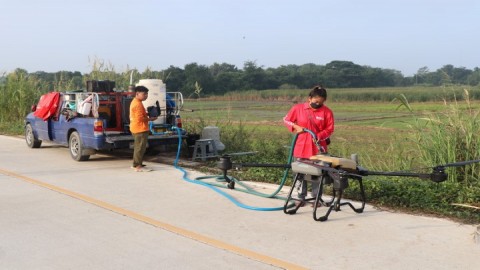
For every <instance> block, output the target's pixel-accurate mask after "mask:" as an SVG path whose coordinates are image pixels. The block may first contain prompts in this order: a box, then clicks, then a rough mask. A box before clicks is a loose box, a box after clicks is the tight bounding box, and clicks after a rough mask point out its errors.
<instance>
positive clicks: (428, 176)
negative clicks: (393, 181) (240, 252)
mask: <svg viewBox="0 0 480 270" xmlns="http://www.w3.org/2000/svg"><path fill="white" fill-rule="evenodd" d="M360 173H361V175H364V176H369V175H384V176H400V177H418V178H420V179H424V180H431V181H433V182H436V183H439V182H443V181H445V180H447V178H448V175H447V174H446V173H445V171H444V170H443V168H442V167H440V168H436V169H434V170H433V172H432V173H408V172H374V171H367V170H364V171H360Z"/></svg>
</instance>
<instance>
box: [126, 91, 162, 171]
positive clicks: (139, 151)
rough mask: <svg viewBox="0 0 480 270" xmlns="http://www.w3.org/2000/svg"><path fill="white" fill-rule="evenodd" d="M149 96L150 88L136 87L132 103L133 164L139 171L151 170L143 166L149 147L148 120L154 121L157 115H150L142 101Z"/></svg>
mask: <svg viewBox="0 0 480 270" xmlns="http://www.w3.org/2000/svg"><path fill="white" fill-rule="evenodd" d="M147 98H148V88H146V87H145V86H137V87H135V98H134V99H133V100H132V103H130V132H131V133H132V135H133V139H134V143H133V165H132V168H133V169H134V170H135V171H137V172H144V171H151V170H150V169H144V168H143V164H142V162H143V156H144V155H145V150H146V149H147V142H148V134H149V133H150V128H149V126H148V121H154V120H155V119H157V117H149V116H148V114H147V111H146V110H145V107H144V106H143V103H142V101H145V100H147Z"/></svg>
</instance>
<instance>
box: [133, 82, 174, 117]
mask: <svg viewBox="0 0 480 270" xmlns="http://www.w3.org/2000/svg"><path fill="white" fill-rule="evenodd" d="M140 85H141V86H145V87H146V88H147V89H148V98H147V100H145V101H144V102H143V106H144V107H145V109H146V108H148V107H150V106H157V101H158V104H159V105H160V110H161V115H160V116H159V117H158V118H157V120H155V121H153V123H154V124H165V122H166V120H165V119H166V115H165V114H166V108H167V86H166V85H165V84H164V83H163V81H162V80H158V79H143V80H140V81H139V82H138V83H137V84H136V86H140Z"/></svg>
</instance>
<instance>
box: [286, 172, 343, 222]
mask: <svg viewBox="0 0 480 270" xmlns="http://www.w3.org/2000/svg"><path fill="white" fill-rule="evenodd" d="M305 178H306V177H305V174H302V173H297V174H296V175H295V178H294V181H293V184H292V188H291V189H290V192H289V193H288V197H287V200H286V201H285V204H284V205H283V212H284V213H285V214H289V215H293V214H295V213H297V211H298V209H299V208H300V207H302V206H303V205H305V204H306V203H308V202H311V201H315V202H314V203H315V204H314V205H323V206H330V205H331V204H332V203H333V200H334V198H333V199H332V200H331V201H329V202H326V201H324V200H323V199H322V196H321V194H322V193H323V181H324V178H323V177H322V176H321V177H320V178H318V179H316V180H309V179H305ZM303 180H305V181H309V182H314V181H320V183H321V184H320V187H319V190H318V194H317V196H315V197H312V198H307V199H296V198H293V197H292V194H293V190H294V189H295V187H296V185H297V183H299V182H300V181H303ZM291 201H295V202H297V203H296V204H295V208H294V209H290V210H287V209H288V205H289V203H290V202H291ZM314 211H317V207H314Z"/></svg>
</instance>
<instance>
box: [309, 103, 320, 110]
mask: <svg viewBox="0 0 480 270" xmlns="http://www.w3.org/2000/svg"><path fill="white" fill-rule="evenodd" d="M310 107H312V108H313V109H318V108H320V107H322V104H318V103H313V102H312V103H310Z"/></svg>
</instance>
